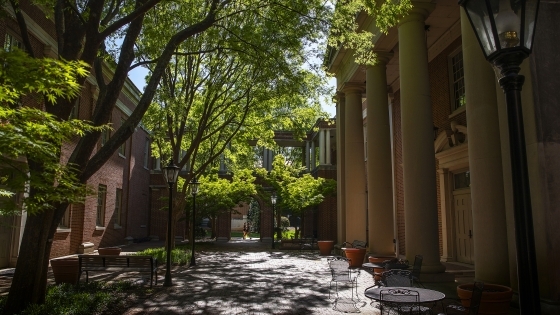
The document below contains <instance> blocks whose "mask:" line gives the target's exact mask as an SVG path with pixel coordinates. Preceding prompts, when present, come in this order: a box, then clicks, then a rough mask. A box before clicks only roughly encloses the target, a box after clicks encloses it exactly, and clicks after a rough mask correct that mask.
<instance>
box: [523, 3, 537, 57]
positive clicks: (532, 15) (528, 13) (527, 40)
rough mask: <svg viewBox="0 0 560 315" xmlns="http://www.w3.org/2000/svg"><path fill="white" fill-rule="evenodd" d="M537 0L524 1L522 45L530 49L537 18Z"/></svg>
mask: <svg viewBox="0 0 560 315" xmlns="http://www.w3.org/2000/svg"><path fill="white" fill-rule="evenodd" d="M538 7H539V1H538V0H526V1H525V23H524V24H523V25H524V29H523V38H522V40H523V45H524V46H525V48H527V49H529V50H531V49H532V47H533V37H534V34H535V21H536V20H537V10H538Z"/></svg>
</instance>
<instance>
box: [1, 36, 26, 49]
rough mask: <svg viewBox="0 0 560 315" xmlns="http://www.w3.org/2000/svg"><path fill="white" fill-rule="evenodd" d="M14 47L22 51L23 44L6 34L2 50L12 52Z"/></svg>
mask: <svg viewBox="0 0 560 315" xmlns="http://www.w3.org/2000/svg"><path fill="white" fill-rule="evenodd" d="M14 47H17V48H19V49H22V50H23V44H22V43H21V42H20V41H19V40H17V39H16V38H15V37H14V36H13V35H10V34H6V37H5V38H4V50H5V51H12V50H13V49H14Z"/></svg>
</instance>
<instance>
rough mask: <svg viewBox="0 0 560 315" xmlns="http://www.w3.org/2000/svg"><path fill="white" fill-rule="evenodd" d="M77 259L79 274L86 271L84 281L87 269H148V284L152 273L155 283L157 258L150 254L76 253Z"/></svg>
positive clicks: (151, 278)
mask: <svg viewBox="0 0 560 315" xmlns="http://www.w3.org/2000/svg"><path fill="white" fill-rule="evenodd" d="M78 259H79V264H80V275H81V274H82V272H84V271H85V272H86V283H87V282H88V278H89V274H88V272H89V271H149V272H150V286H152V282H153V275H154V273H155V274H156V285H157V259H155V258H153V257H152V256H128V255H124V256H115V255H78ZM78 281H79V280H78Z"/></svg>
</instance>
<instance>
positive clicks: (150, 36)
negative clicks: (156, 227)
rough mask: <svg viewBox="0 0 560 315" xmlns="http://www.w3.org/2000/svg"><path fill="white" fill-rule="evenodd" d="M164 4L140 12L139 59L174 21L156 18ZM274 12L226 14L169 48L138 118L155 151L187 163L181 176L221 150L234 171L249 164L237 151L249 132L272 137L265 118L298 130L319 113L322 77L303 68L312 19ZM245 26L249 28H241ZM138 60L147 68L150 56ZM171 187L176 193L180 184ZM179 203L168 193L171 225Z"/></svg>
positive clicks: (243, 148)
mask: <svg viewBox="0 0 560 315" xmlns="http://www.w3.org/2000/svg"><path fill="white" fill-rule="evenodd" d="M166 9H167V7H165V6H164V7H163V9H161V10H158V11H154V12H151V13H149V14H147V15H146V21H150V23H148V26H147V27H145V29H146V32H145V33H144V34H143V36H142V37H141V41H140V42H139V54H140V56H141V58H143V59H145V60H152V59H154V58H155V57H156V56H154V55H153V52H154V51H156V52H157V51H160V50H161V47H159V46H160V45H161V44H162V43H161V41H159V40H158V37H159V36H161V33H162V32H163V33H165V32H174V30H173V28H181V25H180V24H179V25H175V24H171V25H169V24H167V23H166V22H165V21H164V20H165V18H166V17H167V16H168V13H167V12H166ZM267 11H268V12H267ZM277 13H278V10H276V9H271V10H265V11H264V12H262V11H253V12H247V13H246V14H243V15H234V16H229V17H227V18H224V19H223V20H222V21H220V27H217V28H212V29H209V30H207V31H206V32H205V33H202V34H198V35H197V36H193V37H191V38H189V39H188V40H186V41H184V42H183V43H182V44H181V45H179V46H178V47H177V49H176V50H175V53H174V56H173V57H172V58H171V60H170V62H169V64H168V66H167V68H166V70H165V72H164V74H163V79H162V80H161V82H160V86H159V89H158V91H157V93H156V94H155V98H154V102H153V103H152V104H151V106H150V108H149V109H148V112H147V114H146V115H145V117H144V120H143V121H144V123H145V124H146V126H147V127H148V128H149V129H150V130H151V131H152V132H153V137H154V140H155V141H154V142H155V147H156V149H157V150H156V151H157V152H158V153H157V154H158V155H160V156H162V157H164V160H165V159H167V158H169V157H172V158H173V160H174V161H176V164H177V165H178V166H179V167H180V168H183V167H185V168H186V169H188V170H189V172H188V173H187V174H185V175H184V176H185V179H186V182H189V181H190V178H192V176H198V175H200V174H204V173H205V172H208V170H209V169H210V168H211V167H215V166H217V163H218V161H219V159H224V158H227V163H228V164H229V165H230V166H233V167H231V169H236V172H237V169H239V170H240V171H242V168H243V167H250V165H248V164H246V162H245V161H244V163H242V165H241V166H239V165H236V163H237V162H239V161H242V160H243V159H240V158H239V157H238V156H237V152H240V153H241V154H242V156H243V157H244V158H246V156H245V153H247V152H248V148H249V141H250V140H252V139H255V138H259V140H260V141H261V142H263V143H272V137H273V136H274V132H273V128H272V127H271V126H276V128H290V129H292V130H295V131H296V132H297V133H299V134H303V133H304V132H305V131H307V130H305V129H304V128H306V127H307V128H309V127H310V126H311V123H312V122H314V121H315V120H316V119H317V118H318V117H319V115H320V114H321V110H320V106H319V96H320V94H321V91H322V90H323V89H322V85H324V84H325V83H326V82H325V80H324V78H320V77H319V76H317V75H316V74H314V73H313V72H312V71H309V70H305V69H304V68H303V66H304V63H303V62H304V59H303V58H302V56H304V55H305V52H304V43H303V42H302V40H301V38H302V37H314V36H317V34H318V32H319V31H320V30H321V28H320V24H317V23H315V20H311V21H310V22H306V21H305V20H304V21H301V15H298V14H295V15H294V14H281V15H279V16H278V15H277ZM269 14H274V15H273V16H269ZM300 14H301V13H300ZM262 17H266V18H264V19H263V18H262ZM192 18H194V17H192V16H187V17H186V18H185V19H186V21H188V20H189V19H192ZM271 21H275V22H276V24H271ZM301 23H303V24H302V26H305V25H308V24H309V23H310V24H309V27H308V29H307V30H302V29H301V27H288V28H287V29H284V30H283V31H282V32H279V29H278V28H277V27H275V26H274V25H277V24H282V25H293V26H297V25H299V24H301ZM247 29H251V30H255V31H253V32H251V33H250V34H249V33H247V32H245V30H247ZM313 30H314V31H313ZM290 32H292V33H293V34H290ZM270 38H276V41H275V45H274V46H270V45H269V44H268V42H269V40H270ZM146 65H147V67H149V68H150V67H151V65H152V63H151V62H148V61H146ZM288 113H289V114H288ZM252 160H253V158H252V157H251V158H250V159H249V161H252ZM179 189H181V190H182V192H183V195H184V194H185V193H186V191H187V189H188V185H183V186H181V185H179ZM183 208H185V200H184V199H183V198H176V199H175V200H174V207H173V209H174V213H173V216H172V217H173V221H174V222H173V224H172V225H171V227H172V230H175V227H176V222H177V221H178V220H179V217H180V216H181V215H182V212H181V209H183ZM172 234H174V232H173V231H172ZM170 241H171V242H173V241H174V240H173V239H172V240H170Z"/></svg>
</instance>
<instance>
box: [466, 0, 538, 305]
mask: <svg viewBox="0 0 560 315" xmlns="http://www.w3.org/2000/svg"><path fill="white" fill-rule="evenodd" d="M459 4H460V5H461V6H463V7H464V8H465V11H466V13H467V16H468V18H469V21H470V23H471V25H472V27H473V29H474V31H475V33H476V37H477V39H478V42H479V44H480V46H481V47H482V50H483V52H484V56H485V57H486V59H487V60H488V61H489V62H490V63H492V64H493V65H494V67H495V68H496V70H497V71H499V78H498V82H499V83H500V86H501V87H502V89H503V90H504V93H505V95H506V107H507V116H508V128H509V145H510V158H511V173H512V183H513V206H514V221H515V244H516V248H517V278H518V290H519V304H520V310H521V314H540V313H541V312H540V295H539V284H538V274H537V262H536V254H535V237H534V232H533V215H532V210H531V196H530V190H529V175H528V171H527V153H526V150H525V132H524V130H523V112H522V108H521V88H522V86H523V82H524V81H525V77H524V76H522V75H519V70H520V65H521V62H522V61H523V59H525V58H527V57H528V56H529V55H530V54H531V49H532V45H533V37H534V34H535V26H536V20H537V11H538V7H539V0H517V1H510V0H460V1H459Z"/></svg>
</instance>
